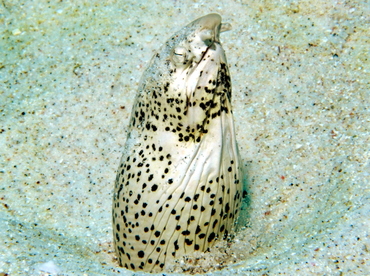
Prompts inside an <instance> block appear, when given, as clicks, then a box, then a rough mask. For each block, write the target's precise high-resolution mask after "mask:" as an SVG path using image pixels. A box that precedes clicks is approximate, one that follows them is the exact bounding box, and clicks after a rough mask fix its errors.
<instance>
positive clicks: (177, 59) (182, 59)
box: [172, 47, 187, 65]
mask: <svg viewBox="0 0 370 276" xmlns="http://www.w3.org/2000/svg"><path fill="white" fill-rule="evenodd" d="M186 53H187V51H186V49H185V48H184V47H176V48H175V49H174V50H173V54H172V61H173V63H175V64H176V65H180V64H184V63H186V62H187V60H186Z"/></svg>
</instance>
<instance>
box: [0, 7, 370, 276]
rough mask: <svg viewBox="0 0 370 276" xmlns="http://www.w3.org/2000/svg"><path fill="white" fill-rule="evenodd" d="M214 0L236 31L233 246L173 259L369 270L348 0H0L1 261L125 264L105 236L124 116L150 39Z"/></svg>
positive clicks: (357, 28) (1, 268) (365, 90)
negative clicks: (237, 181)
mask: <svg viewBox="0 0 370 276" xmlns="http://www.w3.org/2000/svg"><path fill="white" fill-rule="evenodd" d="M211 12H217V13H219V14H221V15H222V18H223V21H225V22H228V23H230V24H231V25H232V27H233V28H232V30H231V31H229V32H225V33H223V34H222V46H223V48H224V49H225V52H226V53H227V58H228V64H229V69H230V75H231V77H232V81H233V98H232V106H233V115H234V119H235V128H236V131H235V132H236V135H237V140H238V145H239V150H240V155H241V160H242V165H243V167H244V168H245V169H246V171H247V175H248V179H247V180H248V182H247V183H248V194H249V198H248V200H249V204H248V205H247V206H246V207H244V210H243V211H247V212H244V214H245V215H242V214H243V213H241V215H242V216H241V217H240V219H239V223H240V230H239V232H238V234H237V236H236V237H235V239H234V242H233V243H232V244H230V245H229V246H230V248H227V247H221V248H217V247H213V249H212V250H211V252H210V253H205V254H204V255H197V256H196V257H195V258H196V259H194V258H193V259H190V260H192V263H189V259H187V260H186V259H184V260H182V261H181V262H178V263H176V264H175V265H174V266H173V268H172V269H171V271H174V272H176V273H182V272H183V271H188V272H192V271H193V272H197V271H199V272H202V271H205V270H206V271H208V269H211V270H212V269H219V268H222V267H224V269H223V270H220V271H214V272H212V274H214V275H246V274H248V275H263V274H266V275H368V274H370V273H369V265H370V264H369V255H370V253H369V248H370V238H369V230H368V229H370V225H369V224H370V222H369V220H368V219H367V218H368V217H369V216H370V204H369V197H370V196H369V193H370V188H369V183H370V174H369V171H370V164H369V155H370V154H369V147H368V145H369V142H370V141H369V106H370V102H369V101H370V100H369V99H370V97H369V91H370V87H369V79H370V73H369V72H370V68H369V67H370V66H369V51H368V45H369V36H368V30H369V29H370V22H369V19H368V14H370V10H369V5H368V3H367V2H364V1H356V0H354V1H350V2H338V1H299V2H289V1H286V2H281V1H267V2H263V3H262V2H259V1H248V2H246V1H221V2H220V1H219V2H218V3H217V4H215V2H214V1H202V2H197V3H194V2H192V1H188V2H184V1H172V0H165V1H159V2H150V4H148V1H146V2H143V3H138V2H137V1H135V4H134V2H130V1H115V0H111V1H94V0H92V1H36V0H34V1H30V0H28V1H21V0H19V1H7V0H4V1H1V2H0V24H1V28H0V33H1V39H0V49H1V55H0V110H1V117H0V122H1V126H0V164H1V165H0V224H1V226H2V231H0V240H1V241H2V242H1V243H0V251H1V254H0V273H9V274H10V275H40V274H41V273H40V272H41V271H44V273H46V272H48V273H50V274H52V275H56V274H58V273H59V275H84V274H86V275H118V274H119V273H118V272H120V274H119V275H132V272H130V271H128V270H126V269H124V268H119V267H118V264H117V262H116V261H115V259H114V254H113V251H114V249H113V245H112V223H111V220H112V216H111V208H112V201H111V199H112V195H113V191H112V186H113V184H114V180H115V174H116V169H117V164H118V163H119V160H120V157H121V154H122V152H121V151H122V148H123V146H124V144H125V141H126V136H127V133H126V131H127V128H126V127H123V126H127V125H129V118H130V112H131V106H133V103H134V97H135V94H136V89H137V87H138V85H139V79H140V76H141V75H142V74H143V71H144V68H145V67H146V66H147V64H148V62H149V60H150V58H151V56H152V55H153V54H154V51H155V50H157V49H158V48H159V46H160V45H161V44H162V43H163V41H166V40H167V39H168V38H169V37H168V36H167V35H168V34H169V35H171V34H173V33H175V32H176V31H177V30H179V29H180V28H182V27H183V26H184V25H186V24H187V23H188V22H190V21H191V20H193V19H194V18H197V17H200V16H203V15H205V14H208V13H211ZM225 252H226V253H225ZM221 253H222V254H221ZM223 254H226V256H225V255H223ZM51 262H52V263H51ZM45 270H48V271H45ZM58 271H59V272H58ZM137 275H140V273H137Z"/></svg>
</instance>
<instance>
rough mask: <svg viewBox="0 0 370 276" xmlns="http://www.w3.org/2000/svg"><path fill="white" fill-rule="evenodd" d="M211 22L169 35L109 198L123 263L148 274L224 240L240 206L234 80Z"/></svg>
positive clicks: (146, 82)
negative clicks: (233, 107)
mask: <svg viewBox="0 0 370 276" xmlns="http://www.w3.org/2000/svg"><path fill="white" fill-rule="evenodd" d="M229 27H230V25H229V24H222V23H221V16H220V15H218V14H208V15H206V16H203V17H201V18H199V19H197V20H195V21H193V22H192V23H190V24H189V25H187V26H185V27H184V28H183V29H181V30H180V31H179V32H177V33H176V34H174V35H173V36H172V37H171V38H170V39H169V40H168V41H167V42H166V43H165V44H164V45H163V46H162V48H161V49H160V50H159V51H158V52H157V53H156V54H155V55H154V56H153V58H152V60H151V61H150V64H149V66H148V68H147V69H146V71H145V72H144V74H143V77H142V79H141V82H140V85H139V88H138V92H137V96H136V100H135V103H134V106H133V110H132V114H131V120H130V125H129V131H128V137H127V140H126V144H125V146H124V149H123V155H122V158H121V162H120V165H119V167H118V171H117V177H116V181H115V187H114V194H113V236H114V245H115V251H116V254H117V258H118V260H119V264H120V265H121V266H123V267H125V268H127V269H130V270H134V271H144V272H159V271H162V270H163V269H164V267H165V265H166V264H168V262H170V261H173V260H175V259H176V258H180V257H182V256H184V255H186V254H190V253H192V252H194V251H202V252H205V251H207V250H208V249H209V248H210V247H212V246H213V245H214V244H215V242H216V241H217V240H221V239H224V238H226V237H228V235H229V234H230V232H231V231H232V230H233V228H234V226H235V221H236V218H237V216H238V212H239V209H240V206H241V201H242V197H243V195H242V193H243V192H242V172H241V163H240V158H239V154H238V146H237V142H236V139H235V130H234V122H233V115H232V109H231V103H230V101H231V80H230V75H229V69H228V65H227V61H226V56H225V52H224V50H223V48H222V46H221V44H220V40H219V35H220V33H221V32H223V31H226V30H228V29H229Z"/></svg>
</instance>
